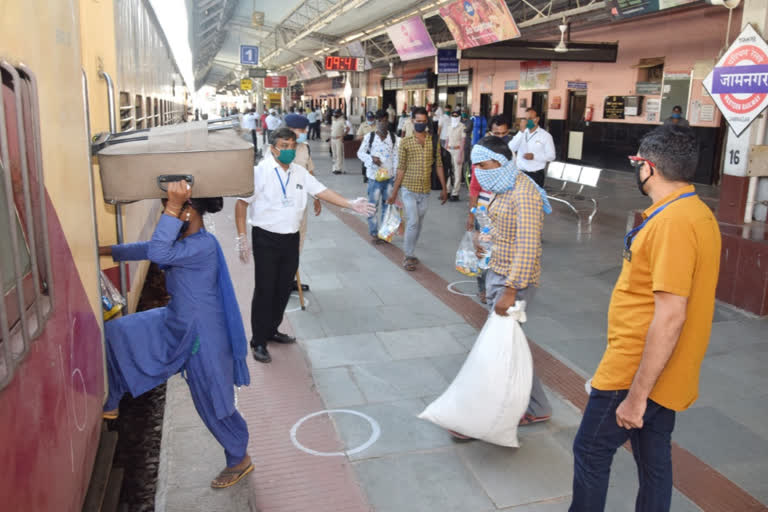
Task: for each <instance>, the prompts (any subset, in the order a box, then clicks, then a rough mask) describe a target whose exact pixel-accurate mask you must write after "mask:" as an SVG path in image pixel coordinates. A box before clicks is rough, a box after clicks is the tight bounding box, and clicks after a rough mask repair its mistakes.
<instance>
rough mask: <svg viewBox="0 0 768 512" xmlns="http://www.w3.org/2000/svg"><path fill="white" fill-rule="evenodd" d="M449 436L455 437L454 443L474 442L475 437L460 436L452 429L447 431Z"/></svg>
mask: <svg viewBox="0 0 768 512" xmlns="http://www.w3.org/2000/svg"><path fill="white" fill-rule="evenodd" d="M446 430H447V431H448V433H449V434H451V437H453V440H454V441H474V440H475V438H474V437H469V436H465V435H464V434H459V433H458V432H455V431H453V430H450V429H446Z"/></svg>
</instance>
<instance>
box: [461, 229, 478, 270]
mask: <svg viewBox="0 0 768 512" xmlns="http://www.w3.org/2000/svg"><path fill="white" fill-rule="evenodd" d="M478 264H479V262H478V260H477V255H476V254H475V243H474V241H473V240H472V231H467V232H466V233H464V236H463V237H462V239H461V243H459V249H458V250H457V251H456V270H457V271H458V272H460V273H462V274H464V275H465V276H470V277H474V276H478V275H480V268H479V267H478Z"/></svg>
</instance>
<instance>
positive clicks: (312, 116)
mask: <svg viewBox="0 0 768 512" xmlns="http://www.w3.org/2000/svg"><path fill="white" fill-rule="evenodd" d="M317 119H318V114H317V110H316V109H314V108H311V109H309V114H307V121H309V132H308V133H307V136H308V138H309V139H310V140H312V139H315V136H314V135H315V122H317Z"/></svg>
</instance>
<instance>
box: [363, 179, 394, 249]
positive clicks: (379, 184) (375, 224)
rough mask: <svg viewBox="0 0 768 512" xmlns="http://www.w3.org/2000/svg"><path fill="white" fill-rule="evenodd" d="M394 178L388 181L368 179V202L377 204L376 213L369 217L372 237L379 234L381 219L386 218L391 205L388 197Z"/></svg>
mask: <svg viewBox="0 0 768 512" xmlns="http://www.w3.org/2000/svg"><path fill="white" fill-rule="evenodd" d="M394 182H395V180H394V179H389V180H387V181H376V180H372V179H369V180H368V202H369V203H372V204H375V205H376V213H374V214H373V215H372V216H370V217H368V233H370V234H371V236H372V237H376V236H378V234H379V219H381V220H382V221H383V220H384V216H385V215H386V214H387V210H388V209H389V205H388V204H387V199H389V194H390V193H391V192H392V185H393V184H394Z"/></svg>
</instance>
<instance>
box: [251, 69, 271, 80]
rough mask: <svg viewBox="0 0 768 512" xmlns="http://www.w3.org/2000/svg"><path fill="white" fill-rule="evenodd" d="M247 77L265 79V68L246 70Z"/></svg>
mask: <svg viewBox="0 0 768 512" xmlns="http://www.w3.org/2000/svg"><path fill="white" fill-rule="evenodd" d="M248 76H249V77H250V78H266V77H267V68H250V69H249V70H248Z"/></svg>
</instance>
